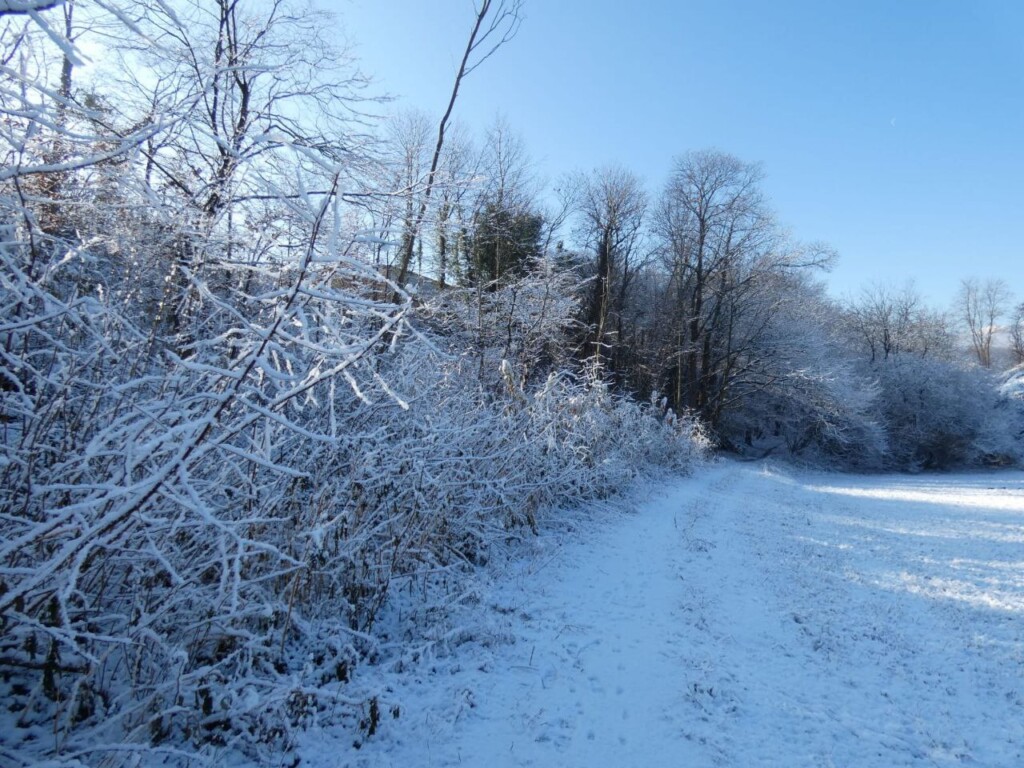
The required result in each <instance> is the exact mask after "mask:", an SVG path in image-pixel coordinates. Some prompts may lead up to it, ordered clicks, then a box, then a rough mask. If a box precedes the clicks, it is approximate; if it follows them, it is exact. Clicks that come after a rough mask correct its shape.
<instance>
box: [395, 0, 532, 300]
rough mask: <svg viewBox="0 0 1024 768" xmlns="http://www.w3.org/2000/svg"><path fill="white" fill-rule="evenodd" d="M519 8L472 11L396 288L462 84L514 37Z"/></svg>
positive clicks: (515, 2)
mask: <svg viewBox="0 0 1024 768" xmlns="http://www.w3.org/2000/svg"><path fill="white" fill-rule="evenodd" d="M522 7H523V0H479V3H478V4H477V5H476V6H475V7H474V11H475V13H476V18H475V20H474V22H473V28H472V30H471V31H470V33H469V39H468V40H467V42H466V49H465V51H464V52H463V54H462V61H461V62H460V64H459V68H458V70H457V71H456V73H455V82H454V83H453V85H452V92H451V96H450V98H449V99H448V107H447V108H446V109H445V112H444V115H442V117H441V122H440V123H439V124H438V126H437V142H436V143H435V145H434V154H433V157H432V158H431V161H430V172H429V173H428V174H427V180H426V184H425V185H424V188H423V198H422V200H421V202H420V205H419V209H418V211H417V214H416V217H415V219H414V226H413V237H412V238H411V239H410V240H409V242H408V243H406V244H405V245H404V249H403V251H402V254H401V258H400V261H399V266H398V274H397V279H396V283H397V284H398V285H402V284H403V283H404V282H405V277H406V274H407V273H408V271H409V267H410V265H411V264H412V259H413V255H414V253H415V250H416V242H415V241H416V238H417V237H418V236H419V231H420V229H421V227H422V225H423V221H424V219H425V218H426V216H427V208H428V206H429V205H430V194H431V192H432V191H433V188H434V182H435V180H436V178H437V173H438V168H439V167H440V163H441V152H442V151H443V149H444V140H445V133H446V132H447V130H448V126H449V123H450V121H451V118H452V112H453V111H454V110H455V101H456V99H457V98H458V96H459V89H460V88H461V87H462V81H463V80H464V79H465V78H466V77H468V76H469V75H470V74H471V73H472V72H473V70H475V69H476V68H477V67H479V66H480V65H481V64H483V63H484V62H485V61H486V60H487V59H489V58H490V57H491V56H492V55H493V54H494V53H495V52H496V51H497V50H498V48H500V47H501V46H502V45H504V44H505V43H507V42H509V41H510V40H511V39H512V38H513V37H515V35H516V33H517V32H518V31H519V25H520V24H521V23H522V20H523V13H522Z"/></svg>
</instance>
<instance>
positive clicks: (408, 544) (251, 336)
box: [0, 2, 706, 766]
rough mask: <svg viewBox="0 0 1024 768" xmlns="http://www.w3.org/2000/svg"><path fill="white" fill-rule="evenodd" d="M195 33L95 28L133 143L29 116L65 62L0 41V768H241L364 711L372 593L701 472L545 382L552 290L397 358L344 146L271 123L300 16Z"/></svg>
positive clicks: (66, 120)
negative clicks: (140, 41)
mask: <svg viewBox="0 0 1024 768" xmlns="http://www.w3.org/2000/svg"><path fill="white" fill-rule="evenodd" d="M104 7H105V6H104ZM175 7H177V8H178V10H179V11H181V13H180V14H176V13H175V12H174V10H173V8H175ZM281 7H282V8H283V6H281ZM210 8H213V9H214V11H215V14H214V16H215V17H216V14H217V13H219V14H221V17H220V19H219V20H220V21H221V22H223V24H220V25H219V26H217V25H215V26H213V27H210V26H208V24H209V18H208V17H207V15H206V11H207V10H209V9H208V8H205V7H200V6H198V5H195V4H191V3H182V4H180V5H177V6H176V5H175V4H173V3H167V2H155V3H153V4H151V5H150V4H145V5H140V6H139V7H138V8H136V9H135V11H137V12H138V16H137V17H133V19H134V20H129V19H127V18H124V19H122V18H121V17H120V16H117V17H116V18H115V19H114V20H113V21H112V22H111V20H110V19H108V20H107V21H108V22H110V23H123V24H124V25H126V26H125V27H124V29H125V30H126V34H127V35H128V37H129V38H130V37H132V36H133V35H136V34H138V35H147V36H149V37H148V38H146V44H147V45H152V46H154V47H153V50H150V51H148V52H145V53H146V56H142V54H141V53H139V52H134V53H130V55H131V56H135V55H138V56H139V58H133V59H132V60H133V61H137V60H141V59H146V58H147V57H148V56H149V55H150V54H152V53H153V52H154V51H156V52H157V53H158V54H161V53H162V55H164V59H163V61H162V62H161V67H163V68H164V69H161V71H164V70H166V71H167V72H170V73H172V74H173V75H174V77H171V78H169V79H168V80H161V81H159V82H157V81H155V80H150V79H147V78H138V79H136V80H134V81H133V83H130V84H127V85H125V88H126V94H127V93H128V92H129V91H131V88H135V89H136V91H135V92H134V96H139V95H140V94H142V93H144V92H145V89H146V88H150V89H151V90H150V92H149V93H148V94H147V96H148V98H149V99H150V106H151V112H150V114H148V115H147V114H145V113H138V112H134V113H133V109H135V108H136V107H137V105H138V104H145V99H139V100H133V99H130V98H127V97H126V98H125V100H124V102H123V103H120V102H119V103H117V104H113V103H112V102H110V101H109V100H105V99H104V97H103V96H102V95H96V94H93V95H90V96H89V98H88V100H87V101H88V104H89V106H86V105H85V104H84V102H83V103H79V101H77V100H75V99H71V98H70V97H69V96H68V93H65V94H64V95H63V96H62V95H60V94H58V93H56V92H55V91H54V90H53V89H52V88H51V87H49V86H47V84H46V78H47V77H48V71H47V69H46V67H45V66H39V68H38V69H31V67H32V66H37V64H38V62H44V64H45V62H46V61H47V60H48V57H49V61H50V62H55V63H57V64H58V65H59V64H60V62H61V59H62V57H65V56H66V57H70V56H73V55H74V53H75V50H74V48H73V46H72V45H71V44H70V43H69V42H68V41H67V40H59V41H58V42H61V46H57V47H56V48H52V46H53V41H52V40H51V37H50V33H53V29H52V28H49V27H48V28H47V29H46V30H42V31H40V30H38V29H35V28H33V27H32V26H31V24H29V25H28V26H27V27H25V30H26V31H25V32H24V34H20V33H19V35H15V36H13V37H12V36H9V35H7V33H9V32H11V29H10V28H8V29H6V30H5V31H4V34H5V35H7V36H5V37H3V43H4V44H5V45H8V46H10V50H8V51H7V53H9V54H10V55H11V57H14V58H17V57H18V56H19V55H22V59H23V62H24V63H25V67H23V69H22V71H21V72H20V74H19V73H15V72H10V71H8V72H7V73H6V74H5V76H4V77H5V78H6V79H5V81H4V87H5V89H6V90H5V92H4V99H5V101H4V102H3V106H4V114H3V119H4V121H5V122H4V125H5V128H4V132H3V134H2V138H3V141H4V142H5V144H4V145H3V147H2V152H3V163H2V167H3V168H4V171H2V172H0V179H2V184H3V186H2V187H0V285H2V291H0V295H2V300H0V434H2V436H3V441H2V446H0V697H2V698H3V700H4V702H5V707H4V712H3V713H2V715H0V732H2V733H3V734H4V737H3V739H2V745H0V749H2V752H0V756H2V758H3V762H4V763H5V764H13V765H36V764H40V763H43V762H47V761H48V764H51V765H69V766H70V765H76V766H82V765H113V764H138V761H139V760H145V761H149V762H152V761H157V760H163V759H168V760H171V761H172V762H174V761H179V762H181V761H187V760H189V759H192V758H201V757H203V756H210V755H211V754H213V753H214V751H215V750H218V749H225V748H227V749H235V750H239V751H242V752H244V753H246V754H248V756H249V757H250V758H251V759H255V760H257V761H259V762H262V761H263V759H264V758H268V756H269V755H272V754H274V753H275V751H277V750H279V749H280V747H281V745H282V744H287V743H290V742H291V741H292V740H293V738H294V734H295V732H296V729H299V728H301V727H303V726H306V725H309V724H311V723H313V722H323V721H326V720H327V719H329V718H331V717H338V718H341V717H345V716H346V715H347V714H349V713H351V712H353V711H356V710H358V709H359V708H360V707H363V706H364V705H365V704H366V702H365V701H363V700H361V699H355V698H351V697H350V696H349V694H348V689H347V687H346V685H347V682H348V680H349V679H350V677H351V676H352V674H353V671H354V669H355V668H356V667H357V666H358V665H359V664H360V663H362V662H363V661H366V660H373V659H374V658H375V657H376V656H377V655H378V653H379V642H380V641H379V638H378V637H377V636H376V635H375V621H376V619H377V617H378V615H379V613H380V610H381V608H382V606H383V605H385V604H386V601H387V600H388V598H389V596H390V594H391V592H392V591H393V590H394V589H395V585H396V584H403V585H407V584H410V583H413V582H416V581H417V580H418V582H419V583H421V584H422V585H424V588H426V587H427V586H429V584H431V583H433V582H434V581H436V580H439V579H445V580H448V581H451V580H453V579H457V578H458V574H459V573H460V572H461V571H462V570H464V569H466V568H468V567H469V566H470V565H472V564H474V563H480V562H482V561H484V560H485V559H486V558H487V556H488V551H489V548H490V547H492V546H493V545H494V544H495V542H500V541H504V540H505V539H506V538H507V537H515V536H519V535H522V534H523V533H524V532H529V530H530V528H531V527H534V528H535V527H536V526H537V525H538V524H539V521H541V520H542V519H543V515H544V514H545V512H546V511H547V510H549V509H551V508H552V507H554V506H557V505H569V504H576V503H579V502H580V501H583V500H587V499H597V498H606V497H608V496H610V495H612V494H614V493H616V492H618V491H620V490H621V489H623V488H624V487H625V486H626V485H627V484H628V483H629V482H630V481H631V480H632V479H634V478H636V477H637V476H639V475H640V474H643V473H650V472H653V471H657V470H658V469H659V468H663V469H672V470H674V471H678V470H685V469H686V468H688V467H689V466H690V465H691V464H692V462H693V461H694V460H695V459H696V458H698V457H699V455H700V454H701V453H702V451H703V450H704V448H705V447H706V442H705V441H704V439H703V437H702V435H701V433H700V430H699V428H698V427H697V425H695V424H693V423H692V422H691V421H690V420H688V419H676V418H675V417H674V416H673V415H672V414H669V413H667V412H665V411H664V410H663V409H661V408H657V407H653V406H650V407H644V406H641V405H638V404H637V403H635V402H633V401H631V400H629V399H627V398H624V397H621V396H615V395H612V394H611V393H610V392H609V391H608V390H607V389H606V388H605V387H604V386H603V385H602V384H601V383H600V382H597V381H593V382H591V381H578V380H577V379H576V378H574V375H573V374H571V373H569V372H564V371H561V372H560V371H559V368H560V367H564V364H565V362H566V359H567V358H566V355H565V348H564V346H563V347H559V349H555V347H554V346H552V345H558V344H559V343H560V338H559V333H558V332H557V329H560V328H562V329H564V328H565V327H567V326H569V325H571V321H572V319H571V317H570V315H571V308H572V306H573V302H572V299H571V297H570V296H567V292H566V291H565V290H564V279H562V278H559V277H558V276H557V275H550V274H546V275H540V274H537V275H526V276H525V277H523V279H522V280H520V281H518V282H515V283H512V284H508V285H505V286H503V287H502V288H501V290H499V291H496V292H488V293H487V295H486V296H485V297H483V298H484V299H485V300H486V303H487V307H486V308H483V307H482V305H481V304H478V305H477V306H478V308H479V313H478V315H475V316H474V315H472V314H471V315H470V318H471V323H470V324H468V325H467V326H465V327H466V328H468V329H469V330H470V331H472V330H479V329H480V328H481V327H482V325H484V324H488V328H487V333H486V334H484V336H483V337H481V338H479V339H476V340H474V342H473V344H472V345H469V346H468V347H467V348H469V349H470V350H471V353H470V354H462V349H460V348H459V346H458V345H457V344H456V342H457V341H458V338H457V337H458V335H459V333H458V331H457V329H455V328H451V327H445V325H444V324H443V323H442V324H438V323H437V322H436V316H430V315H429V314H428V316H427V318H426V322H423V323H420V328H421V330H420V331H418V332H413V331H412V329H411V326H410V323H409V319H410V314H411V312H412V307H413V302H412V299H411V298H410V296H409V295H407V294H406V293H405V292H404V291H403V290H402V289H401V287H399V286H397V285H395V284H394V283H392V282H391V281H389V280H388V279H387V278H386V277H384V276H383V275H382V274H381V273H380V272H379V271H378V270H377V269H376V268H374V267H372V266H370V265H368V264H367V263H366V262H365V260H364V259H363V258H361V256H362V254H363V252H364V251H365V250H366V243H365V242H364V241H365V236H364V235H365V226H364V223H365V222H364V221H363V218H364V213H363V211H362V210H361V209H360V208H359V207H357V206H355V205H352V204H351V203H350V202H349V201H350V200H352V199H355V200H362V199H364V198H365V197H369V196H373V195H378V194H380V195H387V194H391V193H392V190H377V189H375V188H373V187H372V186H371V185H370V182H369V181H368V180H369V179H371V178H372V177H371V176H369V175H364V174H363V170H364V168H365V167H369V166H372V165H373V161H374V158H373V156H372V155H371V154H370V151H369V149H368V148H365V147H364V145H362V144H361V143H360V138H359V134H358V133H356V132H355V131H356V130H361V126H356V127H355V128H353V126H352V125H349V124H336V125H334V126H333V128H332V130H334V131H335V133H334V134H333V135H335V136H336V139H335V141H336V142H342V143H344V144H345V150H344V151H341V150H339V149H337V147H336V146H335V144H333V143H325V140H324V134H323V133H322V132H319V129H320V128H322V127H323V126H322V125H320V124H317V123H316V121H315V120H314V121H312V122H304V121H303V119H302V117H303V115H304V113H301V112H296V111H295V106H296V105H295V104H294V103H293V101H296V100H297V101H298V103H299V104H305V105H306V106H307V107H310V108H312V107H315V106H316V105H318V104H321V103H322V102H321V100H323V99H325V98H326V97H327V95H331V96H332V97H333V96H337V95H338V93H337V90H336V89H331V88H326V87H325V88H326V89H321V88H320V85H319V84H318V83H317V82H316V81H315V79H310V78H307V77H306V75H307V74H308V72H307V71H306V70H305V69H303V68H302V67H305V66H306V65H307V64H308V63H309V61H311V60H312V59H311V58H310V57H313V58H315V56H316V55H317V51H315V50H313V49H307V48H303V49H301V50H302V53H301V55H299V54H298V53H296V55H299V63H300V65H301V66H300V70H299V71H298V72H297V73H296V72H292V71H290V70H288V69H287V68H286V67H285V64H284V63H282V62H286V61H289V60H291V59H294V57H291V56H290V54H289V53H288V46H289V45H291V44H293V43H294V37H292V36H290V35H294V34H296V33H297V32H300V31H301V30H304V29H307V28H309V25H310V23H311V22H310V19H309V18H308V17H303V16H301V15H300V16H294V17H292V16H288V15H283V16H281V17H280V19H278V18H277V17H274V18H271V19H270V20H267V19H258V18H250V19H246V18H241V17H236V14H240V13H241V11H240V7H239V6H238V5H237V4H235V3H222V4H214V5H213V6H210ZM37 16H38V15H31V14H30V17H31V19H36V18H37ZM38 18H41V17H38ZM214 20H215V21H216V20H217V19H216V18H215V19H214ZM279 23H280V24H285V25H286V29H285V31H284V33H283V34H278V33H279V32H280V29H279V28H278V27H275V26H274V25H275V24H279ZM289 24H291V25H292V26H291V27H287V25H289ZM204 25H207V26H204ZM53 34H56V33H53ZM247 35H248V36H249V37H246V36H247ZM224 36H227V38H225V37H224ZM232 36H241V37H238V38H236V37H232ZM58 37H59V36H58ZM289 41H291V42H289ZM304 42H309V40H305V41H304ZM221 43H223V45H221ZM228 43H230V44H228ZM263 46H266V47H263ZM65 49H66V50H65ZM298 50H299V49H294V50H293V53H295V52H296V51H298ZM321 53H322V52H321ZM126 55H129V54H126ZM206 56H209V57H211V58H209V59H207V58H204V57H206ZM219 57H220V58H219ZM223 57H227V58H223ZM231 57H235V58H231ZM67 61H71V59H70V58H69V59H67ZM72 69H73V64H72ZM271 74H272V75H273V76H271ZM289 76H291V77H293V78H294V79H293V80H292V81H291V83H290V86H289V87H285V85H284V84H285V83H287V82H288V81H287V78H288V77H289ZM175 77H176V78H179V79H177V80H175ZM165 82H177V83H179V85H180V86H181V87H180V89H178V90H174V89H171V90H169V91H163V90H161V89H162V87H163V86H162V85H161V83H165ZM61 87H62V86H61ZM302 89H307V90H306V91H303V90H302ZM303 93H304V94H305V97H307V100H306V101H305V102H303V101H302V99H301V98H299V97H301V96H302V95H303ZM293 97H295V98H294V99H293ZM257 101H259V108H258V109H257V108H256V102H257ZM197 104H204V105H206V106H207V107H209V110H207V111H203V110H195V109H193V107H194V106H195V105H197ZM133 105H135V106H133ZM188 105H192V106H188ZM333 106H335V107H337V106H338V105H337V104H334V105H333ZM186 107H187V108H186ZM157 113H159V116H157ZM325 114H326V113H322V112H321V113H318V117H324V116H325ZM307 116H308V115H307ZM124 122H131V123H133V124H136V125H141V126H142V127H141V128H139V127H136V128H135V129H133V130H132V131H126V130H124V129H123V128H118V127H117V126H118V124H121V123H124ZM346 128H350V129H352V130H350V131H349V133H347V134H346V133H345V132H344V131H345V129H346ZM474 318H475V319H474ZM440 334H445V335H444V337H441V335H440ZM496 345H497V346H496ZM498 347H500V349H501V354H500V355H499V356H496V355H495V354H494V353H495V350H496V349H498ZM441 350H452V351H441ZM472 350H477V351H479V354H476V353H473V352H472ZM143 756H144V757H143ZM268 759H269V758H268Z"/></svg>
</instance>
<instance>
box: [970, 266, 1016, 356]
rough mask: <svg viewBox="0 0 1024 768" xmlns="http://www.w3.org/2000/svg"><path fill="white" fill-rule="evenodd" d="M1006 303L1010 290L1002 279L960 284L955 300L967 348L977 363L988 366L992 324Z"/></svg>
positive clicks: (1003, 311) (993, 324) (990, 354)
mask: <svg viewBox="0 0 1024 768" xmlns="http://www.w3.org/2000/svg"><path fill="white" fill-rule="evenodd" d="M1009 302H1010V289H1009V287H1008V286H1007V285H1006V283H1005V282H1003V281H1002V280H986V281H985V282H980V281H979V280H977V279H976V278H969V279H967V280H963V281H961V283H960V294H959V296H958V298H957V305H958V309H959V310H960V316H961V318H962V319H963V321H964V324H965V325H966V326H967V331H968V333H969V334H970V340H971V349H972V350H973V352H974V355H975V357H977V359H978V364H979V365H981V366H983V367H985V368H991V367H992V339H993V337H994V336H995V334H996V331H997V330H998V327H997V325H996V322H997V321H998V320H999V318H1001V317H1002V316H1003V315H1004V314H1005V312H1006V307H1007V304H1009Z"/></svg>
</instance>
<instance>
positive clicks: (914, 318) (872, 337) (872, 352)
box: [845, 284, 953, 363]
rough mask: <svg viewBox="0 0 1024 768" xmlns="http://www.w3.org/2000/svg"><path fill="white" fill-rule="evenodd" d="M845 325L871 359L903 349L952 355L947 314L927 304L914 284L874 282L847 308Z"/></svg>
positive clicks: (855, 342) (939, 355)
mask: <svg viewBox="0 0 1024 768" xmlns="http://www.w3.org/2000/svg"><path fill="white" fill-rule="evenodd" d="M845 325H846V326H847V328H848V332H849V333H850V335H851V336H852V337H853V342H854V344H855V345H856V346H857V347H859V348H861V349H862V350H863V354H865V355H866V356H867V357H868V358H869V361H870V362H871V363H876V362H884V361H886V360H888V359H890V358H891V357H895V356H896V355H899V354H901V353H908V354H916V355H918V356H922V357H923V356H930V357H949V356H950V355H951V354H952V350H953V333H952V331H951V330H950V328H949V322H948V319H947V318H946V316H945V315H943V314H942V313H939V312H936V311H934V310H931V309H929V308H928V307H927V306H925V304H924V302H923V300H922V298H921V296H920V294H919V293H918V292H917V291H916V290H915V289H914V287H913V285H912V284H907V285H906V286H904V287H903V288H902V289H899V290H895V289H892V288H890V287H887V286H884V285H880V284H873V285H870V286H867V287H865V288H864V289H863V290H862V291H861V293H860V296H859V297H858V298H857V299H855V300H854V301H852V302H850V304H849V305H848V306H847V308H846V313H845Z"/></svg>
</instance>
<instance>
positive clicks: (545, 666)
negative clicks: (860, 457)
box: [300, 463, 1024, 768]
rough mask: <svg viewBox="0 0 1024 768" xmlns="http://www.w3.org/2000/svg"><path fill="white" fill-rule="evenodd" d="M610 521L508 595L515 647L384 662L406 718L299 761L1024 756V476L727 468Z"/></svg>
mask: <svg viewBox="0 0 1024 768" xmlns="http://www.w3.org/2000/svg"><path fill="white" fill-rule="evenodd" d="M596 529H597V530H596V532H595V531H594V528H591V527H586V528H584V529H583V533H581V534H577V537H578V539H579V540H567V541H564V542H563V543H562V544H560V545H558V546H554V545H548V546H545V541H544V540H543V539H542V540H541V541H540V542H539V543H538V546H537V553H536V555H535V556H534V557H532V558H529V559H526V560H524V561H522V562H520V563H519V564H518V568H517V569H516V570H515V572H514V573H512V574H510V575H508V576H507V577H506V578H503V579H501V580H499V581H498V582H497V583H495V584H493V585H491V587H490V588H489V592H488V593H487V594H486V596H485V599H484V601H483V602H482V603H481V605H482V606H487V607H488V608H489V609H490V610H489V611H488V615H489V616H490V617H491V619H492V626H498V627H500V628H501V629H500V630H499V631H496V632H492V633H491V634H490V635H486V636H487V637H490V638H491V639H492V640H495V639H496V640H498V641H496V642H478V641H470V642H467V643H464V644H462V645H460V646H458V647H457V648H455V649H454V651H452V653H450V654H449V655H446V656H444V657H442V658H437V659H434V660H433V661H432V662H430V663H424V664H422V665H421V667H419V668H416V669H413V670H409V669H407V670H406V671H405V672H403V673H401V674H388V673H385V672H384V671H380V673H379V674H380V676H381V677H380V680H379V681H377V684H378V685H379V688H380V690H381V696H382V700H386V701H388V702H391V701H394V702H400V704H401V715H400V717H399V718H398V719H386V722H385V723H384V724H383V726H382V728H381V731H380V732H379V733H378V734H377V735H375V736H374V737H372V738H370V739H368V740H365V743H362V744H361V745H360V746H361V748H360V749H355V748H354V747H353V746H352V734H351V733H339V732H338V731H324V732H321V733H311V734H309V735H308V738H307V739H306V741H305V742H304V744H303V747H302V750H301V752H300V754H301V756H302V758H303V762H302V764H303V765H307V766H310V767H311V768H340V767H341V766H352V767H356V766H403V767H404V766H485V767H486V768H504V767H505V766H509V767H511V766H552V767H554V766H587V767H588V768H601V767H602V766H719V765H721V766H736V767H737V768H742V767H745V766H780V767H782V766H784V767H785V768H799V767H801V766H808V767H811V766H814V767H815V768H817V767H819V766H821V767H830V766H857V767H858V768H865V767H867V766H878V767H879V768H883V767H884V768H895V767H896V766H952V765H956V766H963V765H971V766H986V767H987V768H1012V767H1013V766H1022V765H1024V626H1022V620H1024V475H1022V473H1020V472H1004V473H991V474H974V475H956V476H918V477H891V476H889V477H856V476H843V475H826V474H810V473H794V472H791V471H789V470H786V471H773V470H770V469H767V468H765V467H759V466H755V465H740V464H733V463H723V464H719V465H716V466H714V467H712V468H710V469H708V470H704V471H702V472H700V473H699V474H698V475H697V476H696V477H694V478H685V479H681V480H679V481H678V482H675V483H673V484H671V485H670V486H669V487H668V488H667V489H665V488H663V489H662V490H660V491H659V492H658V493H657V494H656V495H655V497H654V498H653V499H652V500H651V501H649V502H647V503H645V504H642V505H641V506H640V508H639V509H638V510H637V512H636V513H635V514H634V513H630V514H626V515H619V516H617V517H608V518H607V519H604V520H602V521H601V522H600V523H599V524H597V526H596ZM485 634H486V633H485ZM502 638H504V639H505V640H504V641H502V640H501V639H502ZM367 674H369V675H371V676H372V675H373V674H375V673H374V672H373V671H369V672H367Z"/></svg>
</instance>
